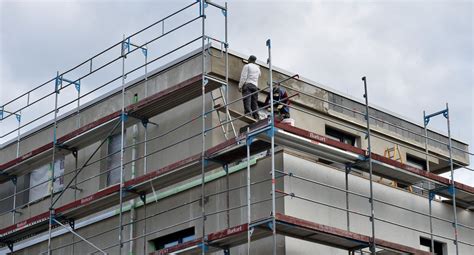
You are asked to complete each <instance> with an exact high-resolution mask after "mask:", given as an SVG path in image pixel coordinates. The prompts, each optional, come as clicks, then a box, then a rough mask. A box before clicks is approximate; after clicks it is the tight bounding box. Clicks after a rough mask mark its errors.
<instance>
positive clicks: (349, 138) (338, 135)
mask: <svg viewBox="0 0 474 255" xmlns="http://www.w3.org/2000/svg"><path fill="white" fill-rule="evenodd" d="M326 136H327V137H329V138H331V139H334V140H337V141H339V142H342V143H345V144H349V145H352V146H356V140H357V138H356V136H355V135H352V134H349V133H347V132H344V131H340V130H338V129H335V128H332V127H329V126H326Z"/></svg>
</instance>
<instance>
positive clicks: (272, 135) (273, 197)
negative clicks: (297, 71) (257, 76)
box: [266, 39, 277, 255]
mask: <svg viewBox="0 0 474 255" xmlns="http://www.w3.org/2000/svg"><path fill="white" fill-rule="evenodd" d="M266 45H267V47H268V61H267V62H268V81H269V83H270V112H271V114H270V125H271V131H270V133H271V145H270V148H271V161H272V163H271V164H272V169H271V174H272V236H273V255H276V253H277V251H276V247H277V237H276V220H275V217H276V197H275V180H276V179H275V137H274V134H273V132H274V128H275V116H274V115H273V113H274V111H273V70H272V42H271V40H270V39H268V40H267V42H266Z"/></svg>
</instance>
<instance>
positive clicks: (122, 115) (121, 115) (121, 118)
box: [120, 112, 128, 122]
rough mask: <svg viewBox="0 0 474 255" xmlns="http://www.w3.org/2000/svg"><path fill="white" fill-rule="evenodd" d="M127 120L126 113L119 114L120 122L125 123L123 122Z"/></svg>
mask: <svg viewBox="0 0 474 255" xmlns="http://www.w3.org/2000/svg"><path fill="white" fill-rule="evenodd" d="M127 119H128V114H127V113H126V112H122V113H121V114H120V121H123V122H125V121H127Z"/></svg>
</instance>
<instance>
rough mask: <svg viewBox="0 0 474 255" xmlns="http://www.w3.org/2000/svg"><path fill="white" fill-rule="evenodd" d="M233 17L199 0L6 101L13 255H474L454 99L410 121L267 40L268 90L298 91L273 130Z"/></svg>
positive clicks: (6, 189)
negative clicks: (251, 110) (246, 79)
mask: <svg viewBox="0 0 474 255" xmlns="http://www.w3.org/2000/svg"><path fill="white" fill-rule="evenodd" d="M210 11H218V12H219V14H220V17H219V19H218V20H213V21H210V20H209V19H210V16H206V14H207V12H210ZM183 14H185V15H184V17H186V21H184V22H181V23H176V24H175V23H173V22H174V21H175V19H174V18H175V17H176V16H179V15H183ZM227 14H228V10H227V5H220V4H216V3H215V2H210V1H205V0H200V1H199V0H198V1H193V3H190V4H189V5H187V6H184V7H183V8H182V9H180V10H178V11H176V12H174V13H172V14H170V15H169V16H167V17H165V18H163V19H161V20H158V21H157V22H155V23H153V24H151V25H150V26H148V27H146V28H144V29H142V30H140V31H138V32H136V33H134V34H132V35H129V36H125V37H124V39H123V40H121V41H119V42H117V43H116V44H115V45H113V46H111V47H109V48H108V49H106V50H104V51H102V52H101V53H99V54H97V55H95V56H93V57H92V58H89V59H88V60H86V61H84V62H82V63H81V64H79V65H78V66H76V67H74V68H72V69H70V70H68V71H66V72H62V73H60V72H58V73H57V75H55V76H54V77H52V79H51V80H49V81H47V82H45V83H43V84H41V85H39V86H37V87H35V88H33V89H32V90H30V91H27V92H25V93H24V94H22V95H20V96H18V97H16V98H15V99H13V100H11V101H9V102H6V103H2V106H1V108H0V113H1V114H0V117H1V120H2V124H3V125H5V126H6V124H5V123H8V122H11V123H15V127H12V128H2V134H1V138H2V139H4V140H5V142H4V143H3V144H2V145H1V148H0V171H1V172H0V183H1V184H0V196H1V197H0V218H1V221H0V224H1V226H0V245H1V246H2V247H0V254H10V253H11V254H204V253H206V254H207V253H212V254H348V253H349V254H366V253H367V254H375V253H376V254H438V255H441V254H442V255H446V254H457V255H459V254H462V255H469V254H474V212H473V210H474V187H470V186H467V185H464V184H462V183H460V182H457V181H456V180H453V171H455V170H456V169H459V168H467V167H468V166H469V156H470V155H472V152H469V148H468V145H467V144H466V143H465V142H463V141H459V140H455V139H452V138H451V135H450V132H449V117H450V116H449V108H448V106H447V105H446V108H445V109H443V110H441V111H439V112H435V113H424V115H422V114H420V115H421V116H423V117H424V118H421V117H420V123H421V125H419V124H417V123H413V122H410V121H407V120H405V119H404V118H403V117H400V116H398V115H396V114H395V113H391V112H388V111H386V110H383V109H381V108H379V107H376V106H373V105H370V106H369V96H370V93H368V92H367V87H368V83H369V82H370V80H369V79H366V78H365V77H364V78H363V79H362V80H361V81H360V84H361V91H360V92H354V93H355V94H358V93H359V94H360V95H361V96H362V95H363V96H364V98H365V100H364V101H359V100H357V99H354V98H352V97H350V96H347V95H343V94H341V93H339V92H336V91H334V90H332V89H331V88H327V87H325V86H323V85H320V84H318V83H316V82H313V81H310V80H307V79H304V78H302V77H299V76H298V75H295V74H294V73H290V72H288V71H285V70H281V69H278V68H274V67H272V61H271V50H272V49H271V41H270V40H268V41H267V42H266V45H267V47H268V61H267V62H257V64H258V65H259V66H260V69H261V70H262V76H261V77H260V80H259V89H260V90H259V91H257V92H256V93H258V95H259V99H260V100H262V101H263V99H264V98H266V97H267V96H268V97H269V98H270V100H271V101H272V102H274V103H275V104H276V103H279V104H283V102H275V101H274V99H273V96H272V95H273V93H269V92H270V91H273V87H274V86H277V85H278V86H280V87H283V88H285V89H286V91H287V92H288V94H289V97H290V102H291V103H290V104H289V106H290V109H291V118H292V119H293V120H294V123H288V122H280V121H278V120H277V119H275V117H274V116H273V115H272V114H268V115H266V117H264V118H261V119H260V120H256V119H254V118H252V115H251V114H244V111H243V107H242V94H241V93H240V92H239V91H238V87H237V84H238V82H239V78H240V73H241V70H242V67H243V65H244V64H245V63H246V59H247V56H244V55H243V54H240V53H237V52H234V51H231V50H230V49H229V43H228V40H227ZM221 21H222V24H223V25H222V27H223V33H222V34H223V38H219V37H217V36H210V35H208V34H207V33H206V31H207V30H206V23H208V22H221ZM191 25H195V26H196V25H197V27H198V28H199V29H198V30H199V31H198V32H199V34H200V35H199V36H197V37H195V38H188V39H187V40H184V41H179V42H178V41H176V42H175V44H174V47H173V48H171V49H169V50H167V51H164V50H163V49H162V50H160V51H158V52H153V49H154V48H153V47H154V45H160V42H161V40H162V39H164V38H166V37H168V36H172V35H173V34H174V33H177V32H178V31H179V30H181V29H186V27H187V26H191ZM194 30H196V29H194ZM144 38H147V39H144ZM261 43H262V44H264V43H265V42H261ZM189 47H193V49H194V50H189ZM175 54H178V55H179V56H180V57H174V56H175ZM170 56H173V58H174V60H172V61H167V62H166V63H163V64H160V66H157V67H154V66H153V64H156V63H158V62H159V61H160V60H163V59H165V58H166V57H170ZM136 59H140V61H141V62H140V63H138V62H137V61H135V60H136ZM110 66H116V67H117V70H118V71H117V72H116V73H117V75H113V76H111V75H110V72H109V71H107V72H106V73H105V72H104V70H106V69H107V68H109V67H110ZM361 76H362V75H361ZM92 77H94V79H95V80H94V84H93V86H92V89H91V90H89V91H87V90H85V89H84V86H85V85H84V84H86V83H87V82H88V81H90V80H88V79H91V78H92ZM100 77H104V79H105V80H102V82H99V80H100V79H99V78H100ZM369 78H370V77H369ZM369 85H370V84H369ZM81 88H82V90H81ZM364 88H365V90H364ZM103 91H106V92H103ZM102 92H103V93H102ZM91 97H93V98H92V99H90V100H87V98H91ZM266 107H268V108H270V112H273V107H274V104H269V105H266V106H264V107H263V108H265V109H263V108H262V110H263V111H260V112H261V113H262V112H266ZM40 108H41V109H42V110H44V111H45V112H44V114H43V113H41V114H39V113H38V114H36V115H35V114H30V115H27V113H28V112H30V113H35V112H39V111H40ZM441 108H444V105H441ZM264 115H265V114H264ZM432 118H443V119H445V120H446V121H447V127H448V128H447V132H446V134H442V133H439V132H435V131H432V130H430V129H428V127H429V124H430V120H431V119H432ZM9 127H11V125H10V126H9ZM446 172H450V173H451V178H444V177H441V176H440V175H439V174H442V173H446Z"/></svg>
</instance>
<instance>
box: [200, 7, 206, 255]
mask: <svg viewBox="0 0 474 255" xmlns="http://www.w3.org/2000/svg"><path fill="white" fill-rule="evenodd" d="M199 4H200V5H199V9H200V13H201V19H202V23H201V28H202V36H201V65H202V66H201V68H202V69H201V72H202V74H201V82H202V86H201V90H202V91H201V93H202V94H201V99H202V116H201V120H202V123H201V124H202V132H201V143H202V150H201V217H202V218H201V223H202V247H201V253H202V254H203V255H204V254H205V253H206V205H205V203H206V198H205V186H206V184H205V167H206V67H205V64H206V61H205V43H206V30H205V26H206V14H205V8H206V6H205V0H201V1H200V3H199Z"/></svg>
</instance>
